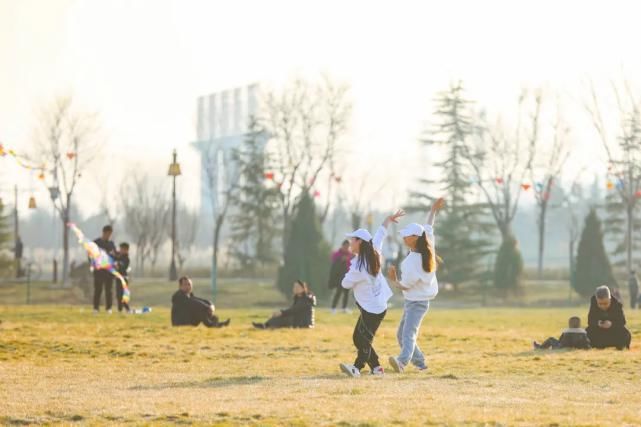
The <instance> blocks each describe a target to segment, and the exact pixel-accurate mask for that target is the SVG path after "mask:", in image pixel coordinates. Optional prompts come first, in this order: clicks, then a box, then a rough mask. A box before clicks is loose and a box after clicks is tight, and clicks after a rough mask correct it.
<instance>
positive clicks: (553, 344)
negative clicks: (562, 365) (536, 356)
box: [541, 337, 561, 348]
mask: <svg viewBox="0 0 641 427" xmlns="http://www.w3.org/2000/svg"><path fill="white" fill-rule="evenodd" d="M541 348H561V341H559V340H558V339H556V338H554V337H550V338H548V339H546V340H545V341H543V343H542V344H541Z"/></svg>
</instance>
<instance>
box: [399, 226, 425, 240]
mask: <svg viewBox="0 0 641 427" xmlns="http://www.w3.org/2000/svg"><path fill="white" fill-rule="evenodd" d="M423 233H425V228H424V227H423V226H422V225H421V224H417V223H415V222H413V223H411V224H407V225H406V226H405V227H403V228H402V229H401V231H399V232H398V234H400V235H401V237H409V236H419V237H420V236H422V235H423Z"/></svg>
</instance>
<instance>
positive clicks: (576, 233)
mask: <svg viewBox="0 0 641 427" xmlns="http://www.w3.org/2000/svg"><path fill="white" fill-rule="evenodd" d="M582 173H583V169H582V170H581V171H579V173H578V174H577V175H576V176H575V177H574V179H573V180H572V182H571V183H570V186H569V191H564V192H563V201H562V203H561V206H562V207H563V208H564V209H565V211H566V212H567V214H568V216H567V223H566V228H567V231H568V259H569V268H570V290H569V298H571V297H572V289H573V283H574V280H575V270H576V268H575V262H576V261H575V257H574V253H575V247H576V243H577V241H578V240H579V237H580V236H581V223H582V221H581V220H582V218H583V217H584V215H585V208H586V203H585V198H584V195H583V189H582V188H581V185H580V184H579V178H580V176H581V174H582Z"/></svg>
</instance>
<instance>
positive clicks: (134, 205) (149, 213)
mask: <svg viewBox="0 0 641 427" xmlns="http://www.w3.org/2000/svg"><path fill="white" fill-rule="evenodd" d="M122 206H123V216H124V218H123V219H124V223H125V229H126V230H127V233H129V234H130V235H131V236H132V237H133V238H134V241H135V243H136V256H135V258H136V267H137V269H138V271H139V272H140V273H141V274H144V272H145V261H146V260H147V259H149V260H150V261H151V264H152V266H155V264H156V261H157V259H158V251H159V249H160V247H161V246H162V245H163V244H164V243H165V242H166V241H167V234H166V230H167V225H168V224H169V217H170V205H169V199H168V197H167V192H166V191H165V190H164V189H163V186H161V185H154V184H153V183H152V182H151V181H150V179H149V178H148V177H146V176H145V177H142V176H139V175H134V176H133V177H132V178H131V179H129V180H127V182H126V183H125V184H124V185H123V190H122Z"/></svg>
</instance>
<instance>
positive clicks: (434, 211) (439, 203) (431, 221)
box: [427, 197, 445, 227]
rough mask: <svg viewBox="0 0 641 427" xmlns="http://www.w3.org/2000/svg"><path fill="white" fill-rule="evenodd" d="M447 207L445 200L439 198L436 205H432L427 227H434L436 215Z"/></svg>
mask: <svg viewBox="0 0 641 427" xmlns="http://www.w3.org/2000/svg"><path fill="white" fill-rule="evenodd" d="M444 206H445V199H444V198H442V197H439V198H438V199H437V200H436V201H435V202H434V204H433V205H432V208H431V209H430V213H429V214H428V215H427V225H429V226H430V227H433V226H434V220H435V219H436V214H437V213H438V211H440V210H441V209H443V207H444Z"/></svg>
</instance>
